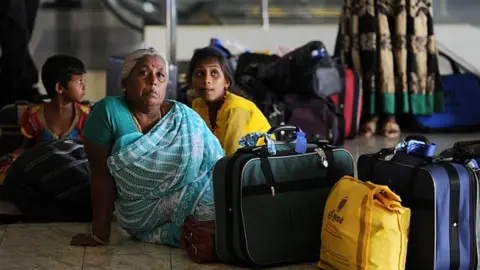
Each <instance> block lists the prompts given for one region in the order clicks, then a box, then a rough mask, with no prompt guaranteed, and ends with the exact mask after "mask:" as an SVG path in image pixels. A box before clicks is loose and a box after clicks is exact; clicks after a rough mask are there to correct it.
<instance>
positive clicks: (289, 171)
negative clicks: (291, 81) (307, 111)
mask: <svg viewBox="0 0 480 270" xmlns="http://www.w3.org/2000/svg"><path fill="white" fill-rule="evenodd" d="M282 130H283V131H287V132H291V131H298V129H297V128H295V127H292V126H283V127H278V128H276V129H272V130H271V131H270V133H274V132H279V131H282ZM295 149H296V143H280V142H278V143H277V144H276V154H275V155H271V154H269V152H268V147H267V146H263V147H250V148H242V149H241V150H239V151H237V152H236V153H235V154H234V155H232V156H227V157H224V158H222V159H220V160H219V161H218V162H217V164H216V165H215V167H214V170H213V186H214V189H213V190H214V197H215V211H216V220H215V222H216V247H217V252H218V255H219V257H220V259H221V260H222V261H224V262H226V263H230V264H239V265H244V266H269V265H273V264H281V263H294V262H314V261H317V260H318V258H319V255H320V237H319V228H321V224H322V217H323V210H324V207H325V202H326V200H327V197H328V194H329V192H330V190H331V189H332V187H333V186H334V185H335V183H336V182H337V181H338V180H340V178H341V177H342V176H344V175H352V176H353V174H354V165H353V158H352V156H351V154H350V153H349V152H348V151H346V150H343V149H334V148H333V147H331V146H328V145H327V144H326V143H318V144H309V145H307V151H306V153H303V154H302V153H297V152H296V151H295Z"/></svg>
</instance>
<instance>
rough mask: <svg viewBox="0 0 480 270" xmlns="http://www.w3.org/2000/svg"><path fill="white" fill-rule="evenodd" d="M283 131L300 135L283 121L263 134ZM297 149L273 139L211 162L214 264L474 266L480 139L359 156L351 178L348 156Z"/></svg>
mask: <svg viewBox="0 0 480 270" xmlns="http://www.w3.org/2000/svg"><path fill="white" fill-rule="evenodd" d="M280 131H284V132H287V133H290V134H292V137H293V138H300V137H298V136H299V135H300V134H302V136H303V134H304V133H303V132H302V130H301V129H300V128H299V127H295V126H288V125H287V126H285V125H284V126H279V127H276V128H272V129H271V130H270V131H269V132H268V133H269V134H274V133H276V132H280ZM301 144H302V140H298V139H297V140H294V141H288V142H279V141H277V142H275V147H274V149H275V151H273V152H272V147H271V145H268V144H267V145H265V146H261V147H257V146H254V147H245V148H242V149H240V150H239V151H238V152H236V153H235V154H233V155H231V156H227V157H224V158H222V159H220V160H219V161H218V163H217V164H216V165H215V167H214V170H213V180H212V181H213V185H214V199H215V208H216V220H215V229H214V230H215V236H214V242H215V245H213V244H212V246H215V247H216V252H214V253H215V256H216V260H220V261H222V262H224V263H228V264H233V265H240V266H246V267H270V266H275V265H279V264H280V265H281V264H291V263H301V262H317V265H318V267H319V268H321V269H340V270H342V269H345V270H346V269H382V270H383V269H385V270H388V269H392V270H393V269H395V270H397V269H399V270H400V269H412V270H416V269H425V270H427V269H431V270H436V269H460V270H467V269H477V267H478V258H479V256H480V253H479V252H480V246H479V243H480V241H479V240H480V239H479V232H480V231H479V230H480V225H479V224H480V222H479V218H480V208H479V198H480V189H479V183H480V182H479V179H480V167H479V162H480V141H474V142H459V143H456V144H455V145H454V146H453V147H452V148H450V149H447V150H445V151H443V152H442V153H441V154H440V155H437V156H435V155H434V152H435V144H433V143H431V142H429V141H428V139H427V138H425V137H423V136H408V137H406V138H405V140H404V141H402V142H401V143H399V144H398V145H397V146H396V147H395V148H391V149H390V148H389V149H382V150H381V151H379V152H377V153H373V154H364V155H362V156H360V158H359V160H358V163H357V167H358V179H356V178H354V160H353V157H352V156H351V154H350V153H349V152H348V151H346V150H344V149H340V148H335V147H334V146H332V145H330V144H329V143H328V142H327V141H321V140H320V141H311V142H309V143H307V144H306V145H304V146H302V145H301ZM212 229H213V228H212ZM212 233H213V230H212ZM200 247H201V246H200V245H198V246H196V248H199V249H200ZM199 252H201V250H200V251H199ZM197 261H198V260H197ZM200 262H201V260H200Z"/></svg>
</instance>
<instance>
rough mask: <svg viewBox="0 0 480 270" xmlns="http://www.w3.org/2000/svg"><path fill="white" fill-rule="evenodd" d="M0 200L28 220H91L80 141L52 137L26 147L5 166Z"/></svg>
mask: <svg viewBox="0 0 480 270" xmlns="http://www.w3.org/2000/svg"><path fill="white" fill-rule="evenodd" d="M0 200H5V201H8V202H10V203H12V204H14V205H15V206H16V207H17V208H18V209H19V210H20V211H21V212H22V213H23V215H24V216H25V217H27V218H28V220H35V221H45V222H87V221H91V218H92V204H91V196H90V168H89V165H88V160H87V155H86V153H85V149H84V146H83V144H82V143H81V142H79V141H74V140H54V141H50V142H48V143H45V144H42V145H38V146H35V147H33V148H30V149H28V150H26V151H25V152H24V153H23V154H22V155H21V156H19V157H18V158H17V159H16V160H15V161H14V162H13V164H12V165H11V166H10V168H9V169H8V171H7V175H6V178H5V181H4V184H3V187H2V189H1V192H0Z"/></svg>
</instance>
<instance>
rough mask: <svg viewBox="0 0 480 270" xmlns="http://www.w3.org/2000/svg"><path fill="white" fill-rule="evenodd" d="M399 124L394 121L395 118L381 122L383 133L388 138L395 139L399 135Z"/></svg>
mask: <svg viewBox="0 0 480 270" xmlns="http://www.w3.org/2000/svg"><path fill="white" fill-rule="evenodd" d="M400 133H401V130H400V126H399V125H398V124H397V121H395V118H391V119H388V120H387V121H385V123H384V124H383V135H384V136H385V137H387V138H389V139H396V138H398V137H400Z"/></svg>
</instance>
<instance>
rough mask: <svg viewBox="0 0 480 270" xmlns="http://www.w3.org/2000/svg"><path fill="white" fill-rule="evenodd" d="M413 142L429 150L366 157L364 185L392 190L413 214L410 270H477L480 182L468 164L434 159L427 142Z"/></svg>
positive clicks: (360, 162) (411, 148) (361, 169)
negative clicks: (368, 184)
mask: <svg viewBox="0 0 480 270" xmlns="http://www.w3.org/2000/svg"><path fill="white" fill-rule="evenodd" d="M410 140H419V141H423V142H424V144H423V145H422V144H418V145H412V146H408V144H407V147H406V148H405V149H399V150H397V151H396V153H394V150H393V149H383V150H382V151H380V152H378V153H375V154H365V155H361V156H360V158H359V159H358V166H357V168H358V176H359V179H360V180H362V181H371V182H373V183H375V184H380V185H387V186H388V187H389V188H390V189H391V190H392V191H394V192H395V193H396V194H398V195H399V196H400V197H401V199H402V203H403V205H404V206H405V207H409V208H410V209H411V211H412V216H411V221H410V232H409V239H408V251H407V262H406V269H425V270H434V269H462V270H468V269H477V265H478V256H477V252H478V240H477V223H478V220H479V215H478V205H479V204H478V203H479V181H478V177H477V176H476V175H475V173H474V172H473V170H471V169H469V168H467V167H466V166H464V165H463V164H460V163H456V162H451V161H448V160H443V159H442V158H438V157H435V158H432V155H433V153H432V152H433V151H424V150H428V148H430V150H431V149H432V148H431V144H430V143H429V141H428V140H427V139H426V138H425V137H423V136H411V137H407V138H406V139H405V141H406V142H407V143H408V141H410ZM427 152H429V153H428V154H425V153H427Z"/></svg>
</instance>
